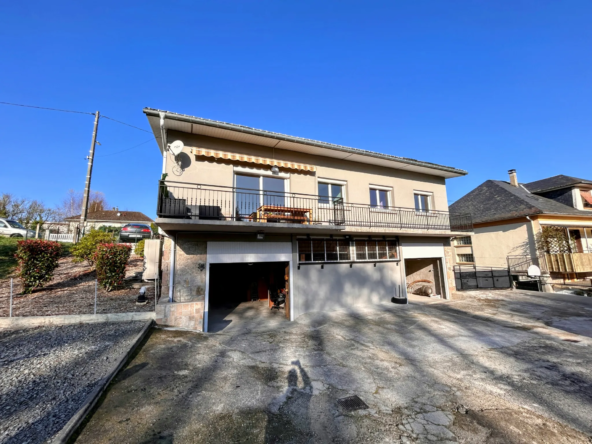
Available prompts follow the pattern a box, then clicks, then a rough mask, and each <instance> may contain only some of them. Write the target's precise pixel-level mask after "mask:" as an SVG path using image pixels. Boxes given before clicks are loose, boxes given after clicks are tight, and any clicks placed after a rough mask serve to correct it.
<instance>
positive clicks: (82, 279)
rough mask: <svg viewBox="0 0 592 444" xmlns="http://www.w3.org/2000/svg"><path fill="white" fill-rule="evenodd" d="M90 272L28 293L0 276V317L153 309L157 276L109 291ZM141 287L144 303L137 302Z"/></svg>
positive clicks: (14, 281)
mask: <svg viewBox="0 0 592 444" xmlns="http://www.w3.org/2000/svg"><path fill="white" fill-rule="evenodd" d="M90 274H91V272H87V273H83V274H82V275H78V276H73V277H70V278H68V279H59V278H58V279H55V278H54V279H53V280H52V281H51V282H50V284H48V285H45V286H43V287H40V288H36V289H34V290H33V292H32V293H30V294H25V293H24V292H23V285H22V283H21V281H20V279H18V278H16V277H11V278H6V279H0V317H24V316H62V315H82V314H95V315H96V314H108V313H109V314H110V313H131V312H153V311H154V310H155V307H156V303H157V301H158V298H159V297H160V278H159V276H158V275H156V276H155V279H152V280H148V281H142V280H136V279H134V280H129V279H128V280H124V283H123V284H122V285H120V286H117V287H116V288H114V289H112V290H111V291H107V290H105V289H104V288H102V287H101V286H100V285H99V283H98V281H97V280H96V279H95V278H93V277H92V276H89V275H90ZM142 287H144V289H143V290H144V296H145V298H146V302H145V303H138V296H139V295H140V292H141V290H142Z"/></svg>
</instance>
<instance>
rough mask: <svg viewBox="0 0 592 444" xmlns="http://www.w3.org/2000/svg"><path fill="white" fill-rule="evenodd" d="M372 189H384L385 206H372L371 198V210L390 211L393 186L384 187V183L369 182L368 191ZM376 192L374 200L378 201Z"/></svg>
mask: <svg viewBox="0 0 592 444" xmlns="http://www.w3.org/2000/svg"><path fill="white" fill-rule="evenodd" d="M373 191H386V201H387V208H382V207H373V206H372V200H370V208H371V209H372V211H392V208H393V207H394V205H393V187H385V186H384V185H372V184H370V193H372V192H373ZM378 200H379V199H378V192H377V193H376V202H378Z"/></svg>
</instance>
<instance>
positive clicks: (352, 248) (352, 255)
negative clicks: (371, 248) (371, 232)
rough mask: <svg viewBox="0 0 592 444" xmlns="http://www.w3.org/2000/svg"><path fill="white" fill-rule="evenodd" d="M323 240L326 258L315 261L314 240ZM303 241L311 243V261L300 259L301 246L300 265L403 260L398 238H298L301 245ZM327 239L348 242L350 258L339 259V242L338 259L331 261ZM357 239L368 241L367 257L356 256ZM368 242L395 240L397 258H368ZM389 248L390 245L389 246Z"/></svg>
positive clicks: (298, 254)
mask: <svg viewBox="0 0 592 444" xmlns="http://www.w3.org/2000/svg"><path fill="white" fill-rule="evenodd" d="M315 240H316V241H322V242H323V248H324V250H325V252H324V254H325V260H322V261H315V260H313V259H314V251H313V248H312V241H315ZM301 241H308V242H310V243H311V245H310V259H311V260H310V261H301V260H300V247H298V253H297V256H298V264H299V265H306V264H338V263H347V264H349V263H354V262H359V263H376V262H400V261H401V245H400V243H399V241H397V240H396V239H386V240H383V239H372V240H370V241H369V240H368V239H367V238H364V239H351V240H346V239H327V238H324V237H323V238H315V237H313V238H311V239H308V238H306V239H304V238H299V239H297V242H296V243H297V245H298V246H299V245H300V242H301ZM327 241H338V242H347V243H348V244H349V245H348V246H349V260H340V259H339V244H337V260H336V261H329V260H327ZM356 241H362V242H366V247H365V248H366V259H358V258H357V256H356ZM368 242H395V243H396V250H397V258H396V259H378V258H376V259H368ZM387 248H388V247H387ZM376 254H377V255H378V245H377V246H376ZM387 255H388V250H387Z"/></svg>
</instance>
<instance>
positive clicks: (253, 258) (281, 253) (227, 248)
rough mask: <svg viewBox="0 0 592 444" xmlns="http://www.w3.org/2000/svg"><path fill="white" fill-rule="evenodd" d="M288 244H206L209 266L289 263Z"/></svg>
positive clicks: (289, 247)
mask: <svg viewBox="0 0 592 444" xmlns="http://www.w3.org/2000/svg"><path fill="white" fill-rule="evenodd" d="M291 260H292V244H291V243H290V242H208V262H209V263H210V264H236V263H241V262H290V261H291Z"/></svg>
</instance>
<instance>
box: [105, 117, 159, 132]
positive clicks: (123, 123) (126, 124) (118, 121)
mask: <svg viewBox="0 0 592 444" xmlns="http://www.w3.org/2000/svg"><path fill="white" fill-rule="evenodd" d="M101 117H102V118H103V119H109V120H113V121H114V122H117V123H121V124H122V125H125V126H130V127H132V128H135V129H137V130H140V131H144V132H145V133H152V131H147V130H145V129H142V128H138V127H137V126H134V125H130V124H129V123H125V122H122V121H120V120H115V119H113V118H111V117H107V116H101Z"/></svg>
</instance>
